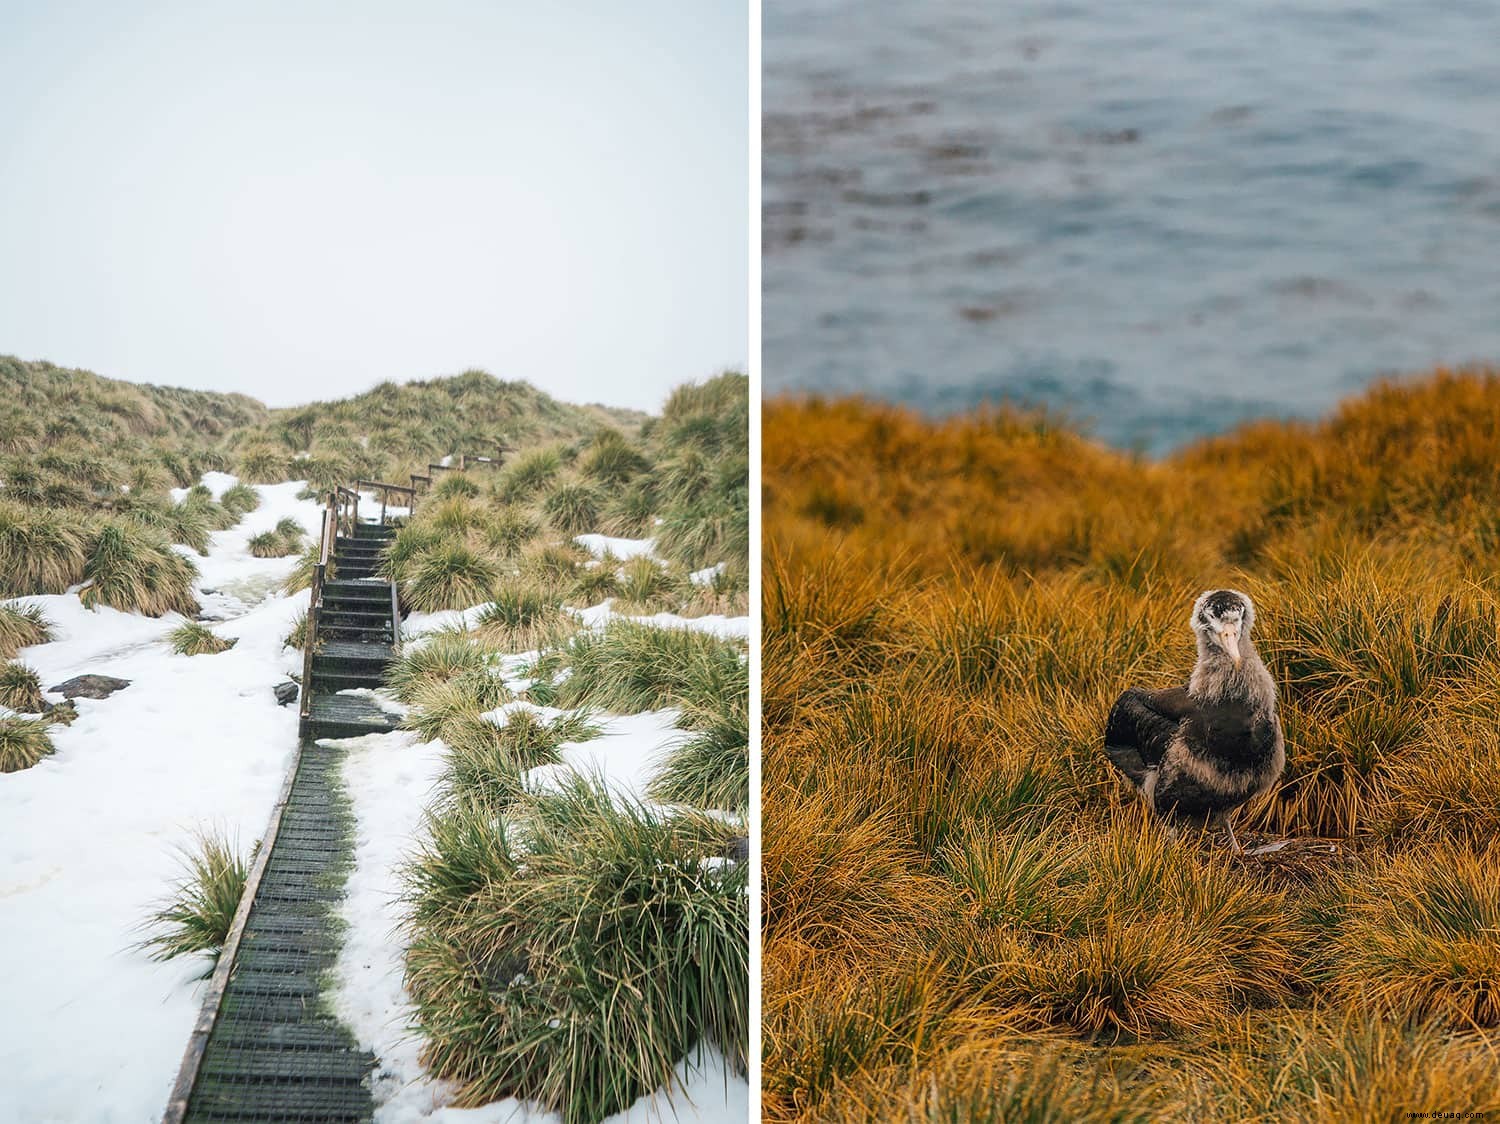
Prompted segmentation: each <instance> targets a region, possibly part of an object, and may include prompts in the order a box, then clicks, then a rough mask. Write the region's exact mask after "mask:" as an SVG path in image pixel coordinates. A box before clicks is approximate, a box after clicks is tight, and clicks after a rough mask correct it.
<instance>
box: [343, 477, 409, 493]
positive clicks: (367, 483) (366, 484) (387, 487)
mask: <svg viewBox="0 0 1500 1124" xmlns="http://www.w3.org/2000/svg"><path fill="white" fill-rule="evenodd" d="M354 486H355V487H356V488H359V489H365V488H369V489H370V490H371V491H374V490H376V489H382V490H384V491H387V492H409V493H411V494H412V495H416V494H417V490H416V489H415V488H408V487H407V486H406V485H405V484H387V483H386V482H385V481H384V480H356V481H355V482H354Z"/></svg>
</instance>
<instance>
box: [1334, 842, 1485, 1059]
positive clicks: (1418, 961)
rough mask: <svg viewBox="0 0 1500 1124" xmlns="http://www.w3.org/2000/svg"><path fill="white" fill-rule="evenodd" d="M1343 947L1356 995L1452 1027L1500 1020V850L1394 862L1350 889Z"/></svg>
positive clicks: (1455, 851) (1348, 986)
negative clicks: (1367, 881)
mask: <svg viewBox="0 0 1500 1124" xmlns="http://www.w3.org/2000/svg"><path fill="white" fill-rule="evenodd" d="M1340 945H1341V953H1342V955H1341V956H1340V957H1339V960H1338V964H1339V967H1340V969H1341V974H1340V977H1339V985H1340V988H1341V990H1342V991H1343V992H1344V993H1345V994H1346V995H1347V996H1348V997H1349V998H1350V999H1351V1000H1352V1001H1354V1002H1369V1003H1370V1004H1372V1005H1374V1006H1375V1007H1376V1008H1377V1009H1381V1010H1385V1011H1387V1012H1389V1013H1391V1014H1394V1015H1397V1016H1399V1017H1402V1018H1412V1019H1419V1020H1436V1021H1439V1022H1442V1023H1444V1024H1446V1025H1448V1026H1451V1027H1453V1028H1455V1029H1465V1028H1481V1027H1483V1028H1492V1027H1496V1026H1500V851H1497V850H1496V849H1495V848H1494V847H1490V848H1488V849H1487V850H1485V851H1483V852H1479V853H1475V852H1472V851H1469V850H1467V849H1459V848H1454V847H1451V846H1442V847H1439V848H1437V849H1435V850H1433V851H1432V852H1431V853H1429V854H1423V855H1406V856H1400V857H1398V858H1396V859H1394V860H1393V861H1392V862H1391V863H1390V865H1389V866H1387V867H1385V868H1384V869H1383V870H1381V871H1380V872H1378V873H1377V874H1376V876H1375V879H1374V881H1373V883H1372V884H1371V885H1369V886H1368V887H1364V886H1361V887H1357V888H1356V889H1355V890H1354V902H1353V905H1352V908H1351V909H1350V912H1349V918H1348V921H1347V923H1346V925H1345V926H1344V930H1343V933H1342V934H1341V937H1340Z"/></svg>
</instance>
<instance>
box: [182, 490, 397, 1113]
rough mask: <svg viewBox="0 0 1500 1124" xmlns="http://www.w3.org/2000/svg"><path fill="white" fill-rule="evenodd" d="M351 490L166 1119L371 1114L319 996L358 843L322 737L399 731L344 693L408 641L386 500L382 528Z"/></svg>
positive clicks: (340, 503)
mask: <svg viewBox="0 0 1500 1124" xmlns="http://www.w3.org/2000/svg"><path fill="white" fill-rule="evenodd" d="M396 490H397V491H400V490H401V489H399V488H397V489H396ZM359 498H360V497H359V493H357V492H354V491H352V490H350V489H347V488H339V489H337V490H336V492H335V493H334V494H333V495H332V496H330V497H329V500H328V504H327V507H326V508H325V510H324V513H323V526H322V535H321V538H320V545H319V556H318V563H317V565H316V566H315V567H314V570H313V582H312V590H311V596H310V599H309V605H308V613H307V637H306V641H305V644H304V649H303V675H302V692H301V694H302V702H301V710H300V722H299V731H300V737H299V744H298V750H297V755H296V758H295V760H294V763H293V766H292V770H291V772H290V774H289V775H288V777H287V780H286V783H285V785H284V786H283V788H282V792H281V796H280V799H279V800H278V801H277V803H276V807H275V809H274V810H273V812H272V815H271V822H270V824H269V826H268V827H267V829H266V832H265V835H264V837H263V839H262V843H261V847H260V850H259V851H258V852H257V854H256V856H255V859H254V861H253V863H252V864H251V869H250V872H249V876H248V878H247V879H246V884H245V892H244V895H243V897H242V899H241V901H240V906H239V909H238V911H237V912H236V914H235V919H234V923H233V925H232V926H231V928H230V933H229V937H228V939H227V940H226V941H225V943H224V948H223V950H222V951H221V952H220V954H219V962H218V964H217V966H216V967H215V969H214V974H213V976H212V978H211V979H210V981H209V986H208V992H207V994H206V996H205V998H204V1001H203V1007H202V1010H201V1011H200V1013H199V1016H198V1021H197V1023H196V1024H195V1026H194V1028H193V1033H192V1036H191V1038H190V1039H189V1042H188V1047H187V1050H186V1052H185V1054H184V1056H183V1062H182V1067H181V1069H180V1070H179V1072H178V1076H177V1083H176V1085H175V1087H174V1088H173V1091H172V1096H171V1099H170V1101H169V1102H168V1104H167V1110H166V1113H165V1114H164V1117H163V1119H164V1121H165V1124H183V1122H197V1121H203V1122H209V1121H224V1122H228V1121H238V1122H241V1124H249V1122H251V1121H307V1122H314V1121H316V1122H319V1124H334V1122H338V1124H357V1122H361V1121H367V1120H369V1119H370V1117H371V1115H372V1113H373V1111H374V1105H373V1102H372V1101H371V1098H370V1090H369V1087H368V1084H367V1081H366V1078H367V1075H368V1074H369V1072H370V1070H371V1069H372V1068H373V1067H374V1065H375V1059H374V1058H373V1057H371V1056H370V1055H369V1054H367V1053H365V1052H364V1051H362V1050H361V1049H360V1048H359V1046H358V1043H356V1042H355V1041H354V1039H353V1037H352V1036H351V1035H350V1033H349V1031H348V1030H347V1029H346V1028H345V1027H344V1026H343V1025H342V1024H341V1023H340V1022H339V1021H338V1019H337V1018H336V1017H334V1015H333V1013H332V1012H331V1011H330V1010H329V1009H328V1003H327V994H326V991H325V987H326V980H327V974H328V972H329V970H330V969H331V968H332V966H333V964H334V962H335V960H336V959H337V956H338V949H339V923H338V919H337V918H336V916H335V911H336V907H337V903H338V901H339V900H340V899H341V898H342V896H343V889H342V885H343V879H344V874H345V872H346V870H347V869H348V864H349V862H350V861H351V860H350V856H351V850H352V848H351V840H350V828H351V819H350V816H349V811H348V802H347V799H346V798H345V796H344V794H343V791H342V786H341V785H340V783H339V769H340V766H341V764H342V761H343V757H344V749H343V748H341V747H340V746H339V745H338V744H337V742H331V741H329V740H328V739H338V738H351V737H359V736H361V735H364V734H372V733H385V732H387V731H390V730H394V729H395V728H396V727H397V724H398V721H397V719H396V718H395V717H394V716H393V715H391V714H389V713H388V712H386V711H385V710H382V709H381V708H380V706H378V705H377V704H376V703H375V702H374V701H373V700H372V699H371V697H370V696H369V695H368V694H346V693H344V692H348V691H357V690H361V689H370V688H377V687H379V686H381V685H382V683H383V679H384V674H385V670H386V667H387V665H389V664H390V662H391V660H393V659H394V658H395V657H396V653H397V651H398V650H399V648H400V644H401V615H400V605H399V602H398V598H397V593H396V586H395V584H394V583H392V582H389V581H386V580H384V579H382V578H381V577H380V574H379V570H380V563H381V557H382V555H383V554H384V552H385V550H386V549H387V548H388V547H389V546H390V542H391V539H392V538H394V537H395V534H396V528H395V527H394V526H393V525H391V523H390V521H389V519H388V518H387V505H386V504H385V502H384V501H382V503H381V511H380V518H379V520H378V521H374V520H361V519H360V518H359ZM411 502H412V503H414V502H415V497H414V496H413V498H412V501H411ZM408 509H409V507H408Z"/></svg>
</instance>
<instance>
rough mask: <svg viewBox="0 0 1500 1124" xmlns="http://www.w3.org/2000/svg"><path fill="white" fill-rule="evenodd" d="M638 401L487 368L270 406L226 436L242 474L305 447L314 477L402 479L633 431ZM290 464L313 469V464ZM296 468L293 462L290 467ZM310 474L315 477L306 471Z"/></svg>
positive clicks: (273, 471) (265, 475)
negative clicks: (502, 453)
mask: <svg viewBox="0 0 1500 1124" xmlns="http://www.w3.org/2000/svg"><path fill="white" fill-rule="evenodd" d="M646 416H647V415H645V414H643V413H640V412H638V411H634V410H622V409H613V408H610V407H605V406H574V405H569V404H567V403H564V402H559V401H558V400H557V399H555V398H553V397H551V396H550V395H548V394H545V393H543V392H542V391H540V390H538V389H537V388H536V387H534V386H532V385H531V384H530V383H526V382H515V381H504V380H501V379H497V378H495V377H494V376H493V375H488V374H486V373H485V372H483V371H465V372H464V373H463V374H460V375H455V376H453V377H450V378H440V379H426V380H418V381H414V382H408V383H394V382H383V383H381V384H380V385H379V386H376V387H374V388H373V389H371V390H368V391H366V392H364V393H363V394H357V395H354V396H353V397H351V398H343V399H338V400H336V401H331V402H312V403H309V404H308V405H305V406H295V407H290V408H287V409H280V410H272V411H270V412H269V413H268V415H267V416H266V418H265V419H264V421H263V422H261V423H260V424H258V425H253V426H246V427H243V428H241V429H238V430H237V431H235V432H234V433H232V434H230V435H229V436H228V440H227V442H226V447H227V448H228V449H229V450H230V451H231V453H232V454H233V456H234V459H235V461H236V463H237V464H238V466H239V468H240V470H241V471H242V473H243V474H245V475H247V476H249V477H251V478H254V479H258V480H265V482H268V483H269V482H272V480H273V479H274V478H280V479H285V478H286V477H277V473H278V472H280V471H281V470H282V467H283V465H284V462H287V461H288V460H289V458H291V457H294V456H298V455H303V454H305V455H306V456H308V457H310V458H311V459H312V460H313V462H314V464H313V465H312V466H311V467H312V468H313V469H314V475H315V476H326V478H327V479H328V480H329V481H332V480H333V479H334V478H335V477H336V478H338V479H339V480H340V481H345V482H347V481H348V480H352V479H353V478H354V477H355V476H359V477H364V478H371V477H376V478H380V479H385V480H389V481H390V482H392V483H405V482H406V480H407V476H408V474H409V473H411V472H425V471H426V468H427V464H428V462H429V461H437V460H440V459H441V458H442V457H446V456H450V455H456V454H458V453H468V454H471V455H489V456H494V455H495V452H496V450H497V449H498V448H499V447H500V446H502V445H503V446H504V447H505V449H506V450H508V451H516V450H521V449H525V448H528V447H530V446H534V445H538V444H543V443H546V442H549V441H563V440H573V439H577V438H582V437H588V436H592V435H593V434H595V433H597V432H598V431H599V430H601V429H605V428H615V429H619V430H621V431H622V432H623V433H626V434H627V435H628V434H633V433H635V432H636V431H638V430H639V429H640V427H641V424H642V423H643V422H644V421H645V420H646ZM299 467H300V469H301V471H297V472H294V473H293V475H295V476H297V477H298V478H303V477H307V476H308V472H307V470H308V467H309V466H307V465H305V464H304V465H302V466H299ZM287 470H288V471H291V470H290V467H288V469H287ZM309 478H310V477H309Z"/></svg>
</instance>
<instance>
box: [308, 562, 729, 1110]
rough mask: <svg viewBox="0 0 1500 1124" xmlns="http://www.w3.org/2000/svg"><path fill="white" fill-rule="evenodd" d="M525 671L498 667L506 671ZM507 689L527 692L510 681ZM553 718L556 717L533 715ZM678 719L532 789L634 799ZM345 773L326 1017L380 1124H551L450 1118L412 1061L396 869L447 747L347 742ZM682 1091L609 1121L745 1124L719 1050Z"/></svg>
mask: <svg viewBox="0 0 1500 1124" xmlns="http://www.w3.org/2000/svg"><path fill="white" fill-rule="evenodd" d="M584 539H599V540H603V542H602V543H601V544H600V545H599V546H594V545H593V544H586V545H590V546H591V549H594V550H595V553H597V554H601V555H602V554H603V553H604V551H605V549H606V547H605V546H604V545H603V543H607V544H608V546H607V549H608V551H609V553H610V554H612V555H614V556H615V557H616V558H627V557H634V556H635V555H638V554H649V553H650V548H651V543H650V541H649V540H646V541H637V540H629V539H605V537H604V536H602V535H600V536H580V538H579V541H580V542H582V541H583V540H584ZM479 608H481V606H476V607H474V608H472V609H468V610H464V611H462V612H460V611H453V612H448V613H431V614H423V615H417V614H413V615H412V616H411V617H409V618H408V619H407V621H406V623H405V625H404V626H403V636H404V637H406V638H407V639H408V640H411V639H415V638H417V637H418V636H419V635H420V634H421V633H423V632H430V631H433V630H434V629H437V628H443V627H454V626H459V625H461V624H464V623H467V624H469V625H472V623H473V619H474V615H475V613H477V611H478V609H479ZM579 615H580V617H581V618H582V619H583V620H584V623H586V624H587V625H589V626H591V627H602V626H603V625H604V624H605V623H607V622H608V621H609V620H610V619H612V618H613V617H614V614H612V613H611V611H610V608H609V603H608V602H606V603H604V604H603V605H598V606H595V607H594V608H591V609H588V610H585V611H583V612H582V613H580V614H579ZM631 619H638V620H646V621H649V622H650V623H653V624H658V625H661V626H664V627H680V628H697V629H703V630H705V631H709V632H713V633H715V634H717V635H720V636H725V637H739V638H743V637H746V636H748V635H749V625H750V622H749V618H748V617H735V618H724V617H702V618H695V619H685V618H682V617H674V616H672V615H671V614H666V613H663V614H660V615H659V616H657V617H654V618H631ZM521 662H523V661H522V660H521V659H520V658H515V659H510V660H507V661H506V667H507V669H508V670H510V669H513V668H514V667H515V666H516V665H517V664H519V663H521ZM507 682H508V684H509V685H510V686H511V687H512V688H515V689H520V688H522V687H524V686H525V682H524V681H522V680H517V679H510V680H508V681H507ZM527 705H528V704H525V703H512V704H508V705H507V706H505V707H501V708H500V709H499V710H498V711H496V712H492V713H491V714H490V715H487V717H490V718H491V719H492V720H495V721H502V722H503V721H504V717H505V713H506V712H507V711H509V710H511V709H514V708H516V707H524V706H527ZM535 709H540V710H542V712H543V716H544V717H551V716H553V715H555V714H557V713H560V712H558V711H553V710H550V709H547V708H535ZM676 718H677V713H676V711H674V710H661V711H654V712H650V713H646V714H632V715H620V716H613V717H611V716H601V718H600V719H599V725H600V727H601V729H602V735H601V736H600V737H598V738H595V739H592V740H590V741H586V742H574V743H570V744H567V745H564V746H563V747H562V748H561V755H562V759H563V760H562V764H560V765H544V766H542V767H541V768H539V769H533V770H532V771H531V773H530V774H528V779H529V780H530V781H532V782H533V783H536V784H541V785H545V784H546V783H547V781H548V780H549V779H550V778H552V777H554V776H556V775H558V774H559V773H560V772H562V771H565V770H568V769H573V770H577V771H580V772H583V773H586V774H589V775H591V776H598V777H601V778H602V779H603V780H604V781H605V783H606V784H608V785H609V786H610V788H611V789H612V790H614V791H616V792H619V793H620V794H621V795H622V796H624V797H627V798H632V799H642V798H643V797H644V792H645V788H646V785H647V783H648V782H649V780H650V778H651V776H652V775H653V773H654V772H655V769H656V767H657V765H658V764H659V763H660V761H661V758H662V756H663V755H664V753H665V752H666V750H667V749H669V748H670V747H671V746H672V745H674V744H676V743H678V742H680V741H681V740H682V739H683V738H684V737H686V736H688V735H686V734H685V733H684V732H683V731H682V730H679V729H677V728H676V727H675V725H674V723H675V721H676ZM343 744H344V745H346V746H347V747H349V756H348V758H347V759H346V761H345V764H344V781H345V784H346V786H347V788H348V791H349V796H350V799H351V801H352V802H353V805H354V815H355V820H356V828H355V854H354V871H353V873H352V874H351V875H350V878H349V883H348V894H347V896H346V897H345V899H344V902H343V905H342V907H341V908H342V915H343V918H344V920H345V921H346V922H347V923H348V928H347V929H346V931H345V942H344V947H343V951H342V953H341V955H340V957H339V961H338V964H337V966H336V968H335V975H336V978H337V980H338V987H337V990H336V992H335V994H334V1009H335V1010H336V1011H337V1012H338V1013H339V1016H340V1017H341V1018H342V1019H343V1020H344V1022H345V1023H347V1024H348V1025H349V1026H350V1027H351V1028H352V1029H353V1031H354V1034H355V1037H356V1038H358V1039H359V1042H360V1045H362V1046H364V1047H365V1048H367V1049H369V1050H370V1051H371V1052H372V1053H374V1054H375V1055H376V1056H377V1057H378V1058H379V1059H380V1067H379V1069H378V1070H377V1072H376V1076H375V1080H374V1082H373V1086H374V1091H375V1098H376V1103H377V1106H378V1107H377V1110H376V1114H375V1120H376V1124H503V1122H508V1121H515V1122H517V1124H519V1122H522V1121H534V1122H537V1124H541V1122H546V1124H554V1122H555V1121H557V1120H558V1119H559V1117H558V1116H557V1115H556V1114H553V1113H545V1112H540V1113H539V1112H536V1111H534V1110H532V1111H528V1110H527V1108H526V1106H525V1105H523V1104H522V1103H521V1102H518V1101H515V1100H505V1101H499V1102H495V1103H493V1104H489V1105H485V1106H483V1107H482V1108H475V1109H456V1108H452V1107H448V1106H447V1103H448V1101H449V1100H450V1099H451V1098H452V1095H453V1088H452V1086H450V1085H449V1084H448V1083H446V1082H442V1081H437V1080H434V1079H433V1078H432V1077H430V1076H429V1075H428V1074H427V1072H426V1071H425V1069H424V1068H423V1066H422V1064H421V1062H420V1061H419V1060H418V1054H419V1053H420V1050H421V1041H420V1039H419V1038H418V1037H417V1035H416V1034H415V1033H414V1032H413V1031H412V1030H411V1027H412V1025H413V1022H414V1020H415V1013H414V1010H413V1008H412V1005H411V1000H410V996H409V995H408V994H407V992H406V988H405V986H404V983H403V980H402V971H403V957H404V949H405V942H404V939H403V936H402V931H403V930H402V914H401V907H400V904H399V901H398V897H399V895H400V893H401V890H402V885H401V880H400V873H399V872H400V869H401V867H402V866H403V865H404V864H405V863H406V862H407V861H408V860H409V859H410V858H411V857H412V856H413V854H414V852H415V849H416V846H417V842H418V839H419V838H420V836H421V834H422V831H423V825H422V813H423V810H424V809H425V808H426V807H427V805H428V804H429V803H431V801H432V799H433V796H434V791H433V789H434V786H435V785H436V783H437V781H438V779H439V778H440V776H441V775H442V771H443V757H444V753H445V747H444V746H443V743H442V742H441V741H430V742H421V741H420V740H419V739H418V737H417V735H415V734H412V733H407V732H398V733H393V734H375V735H370V736H368V737H364V738H356V739H350V740H348V741H345V742H344V743H343ZM679 1078H680V1087H679V1088H678V1089H676V1090H674V1091H673V1092H672V1093H671V1094H670V1095H667V1094H658V1095H655V1096H651V1097H645V1098H642V1099H641V1100H640V1101H638V1102H636V1104H634V1105H632V1106H631V1107H630V1108H629V1109H627V1110H626V1111H625V1112H623V1113H620V1114H618V1115H617V1116H613V1117H610V1124H646V1122H648V1121H652V1122H656V1121H673V1120H676V1121H679V1122H681V1124H693V1122H697V1124H730V1122H733V1124H743V1122H745V1121H747V1120H748V1119H749V1095H750V1093H749V1085H748V1084H747V1082H746V1081H745V1079H744V1078H742V1077H738V1076H735V1075H734V1074H732V1073H730V1072H729V1071H728V1070H727V1068H726V1066H725V1063H724V1059H723V1057H722V1056H721V1055H720V1054H718V1052H717V1051H714V1050H712V1049H709V1050H707V1051H706V1052H705V1054H704V1056H703V1059H702V1063H701V1064H700V1065H688V1064H684V1065H681V1066H679Z"/></svg>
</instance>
